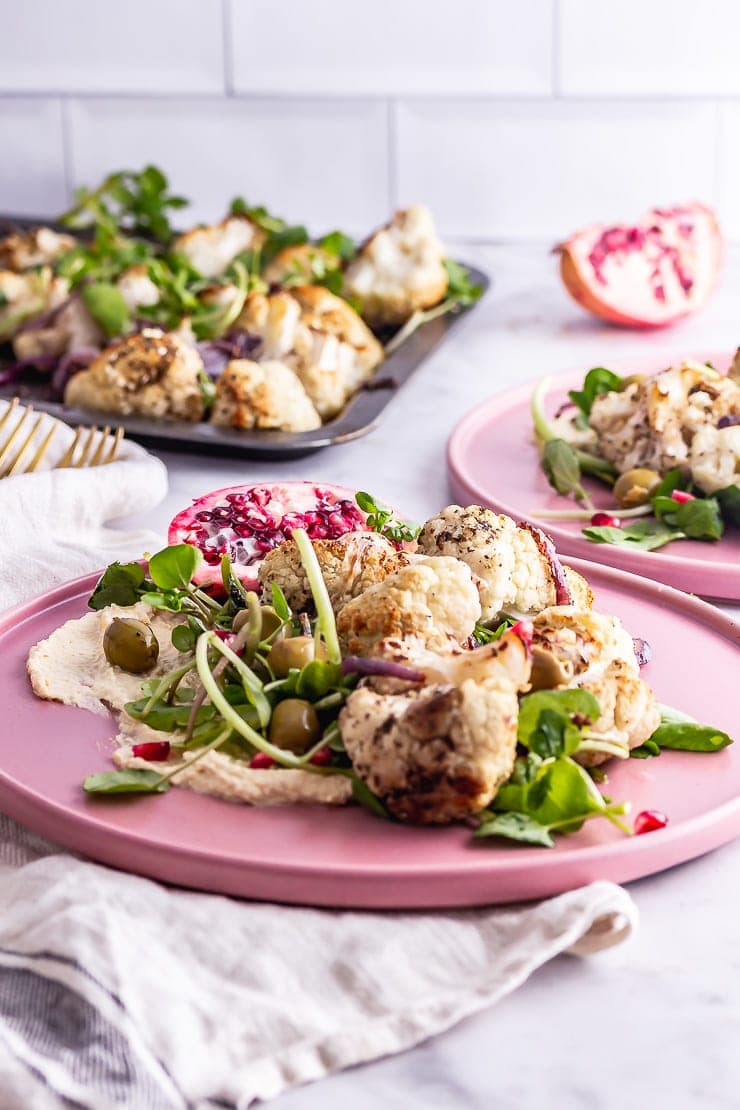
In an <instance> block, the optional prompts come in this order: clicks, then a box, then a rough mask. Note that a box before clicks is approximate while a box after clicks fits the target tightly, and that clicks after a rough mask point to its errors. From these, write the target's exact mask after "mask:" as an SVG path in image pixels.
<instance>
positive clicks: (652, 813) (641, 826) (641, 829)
mask: <svg viewBox="0 0 740 1110" xmlns="http://www.w3.org/2000/svg"><path fill="white" fill-rule="evenodd" d="M667 824H668V818H667V817H666V815H665V813H660V812H659V811H658V810H657V809H643V811H642V813H638V814H637V817H635V823H634V829H635V832H636V833H637V835H638V836H642V834H643V833H649V832H655V830H656V829H664V828H665V827H666V825H667Z"/></svg>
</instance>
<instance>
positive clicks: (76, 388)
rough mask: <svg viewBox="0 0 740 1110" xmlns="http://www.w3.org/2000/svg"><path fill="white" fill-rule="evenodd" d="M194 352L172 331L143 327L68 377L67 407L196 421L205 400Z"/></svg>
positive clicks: (196, 357)
mask: <svg viewBox="0 0 740 1110" xmlns="http://www.w3.org/2000/svg"><path fill="white" fill-rule="evenodd" d="M202 370H203V363H202V362H201V358H200V355H199V354H198V352H197V350H196V349H195V348H194V347H192V346H191V345H190V344H189V343H187V342H185V341H184V340H183V339H181V338H179V337H178V336H177V335H175V334H173V333H171V332H164V331H160V330H159V329H158V328H147V329H146V330H145V331H143V332H140V333H138V334H136V335H129V336H127V337H126V338H125V339H121V340H119V341H118V342H116V343H113V344H111V346H109V347H107V348H106V349H105V350H104V351H101V353H100V354H99V355H98V357H97V358H96V359H95V360H94V361H93V362H92V364H91V365H90V367H89V369H87V370H81V371H80V372H79V373H78V374H75V375H74V377H73V378H71V379H70V381H69V383H68V385H67V388H66V390H65V393H64V401H65V404H67V405H79V407H80V408H86V409H96V410H99V411H101V412H111V413H118V414H120V415H122V416H129V415H132V414H136V415H142V416H151V417H157V418H159V419H169V420H200V418H201V417H202V415H203V398H202V394H201V387H200V374H201V372H202Z"/></svg>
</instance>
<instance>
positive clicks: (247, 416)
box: [211, 359, 321, 432]
mask: <svg viewBox="0 0 740 1110" xmlns="http://www.w3.org/2000/svg"><path fill="white" fill-rule="evenodd" d="M211 422H212V423H213V424H223V425H226V426H229V427H232V428H277V429H280V430H282V431H286V432H307V431H310V430H311V429H312V428H318V427H320V426H321V418H320V416H319V414H318V413H317V411H316V409H315V408H314V407H313V405H312V404H311V401H310V400H309V398H308V395H307V393H306V391H305V389H304V388H303V386H302V385H301V383H300V380H299V379H298V378H297V376H296V375H295V373H294V372H293V371H292V370H291V369H290V367H288V366H285V364H284V363H282V362H276V361H274V360H270V361H269V362H263V363H262V364H260V363H257V362H250V360H249V359H234V360H233V361H232V362H230V363H229V364H228V365H227V366H226V368H225V369H224V371H223V373H222V374H221V376H220V377H219V379H218V381H217V382H216V399H215V402H214V405H213V413H212V416H211Z"/></svg>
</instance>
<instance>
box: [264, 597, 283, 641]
mask: <svg viewBox="0 0 740 1110" xmlns="http://www.w3.org/2000/svg"><path fill="white" fill-rule="evenodd" d="M282 623H283V622H282V621H281V620H280V617H279V616H278V615H277V613H276V612H275V610H274V609H273V607H272V605H263V606H262V635H261V637H260V639H262V640H269V639H270V637H271V636H274V634H275V633H276V632H277V630H278V629H279V628H280V627H281V626H282Z"/></svg>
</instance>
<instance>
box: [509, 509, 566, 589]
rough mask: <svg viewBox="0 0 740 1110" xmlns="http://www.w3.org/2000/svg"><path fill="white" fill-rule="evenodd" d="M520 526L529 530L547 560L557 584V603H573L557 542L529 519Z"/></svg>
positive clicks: (520, 523) (555, 584)
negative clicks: (557, 549)
mask: <svg viewBox="0 0 740 1110" xmlns="http://www.w3.org/2000/svg"><path fill="white" fill-rule="evenodd" d="M519 527H520V528H523V529H524V530H525V531H526V532H529V534H530V535H531V537H532V539H533V540H534V542H535V543H536V544H537V550H538V551H539V553H540V555H541V556H542V557H543V559H546V560H547V563H548V566H549V567H550V573H551V574H552V580H553V584H554V586H555V604H556V605H572V604H573V599H572V598H571V596H570V587H569V586H568V579H567V578H566V577H565V571H564V569H563V564H562V563H561V562H560V559H559V558H558V553H557V551H556V550H555V544H554V543H553V542H552V540H551V539H550V537H549V536H547V535H545V533H544V532H543V531H542V529H541V528H538V527H537V525H536V524H530V523H529V521H528V520H522V521H520V522H519Z"/></svg>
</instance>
